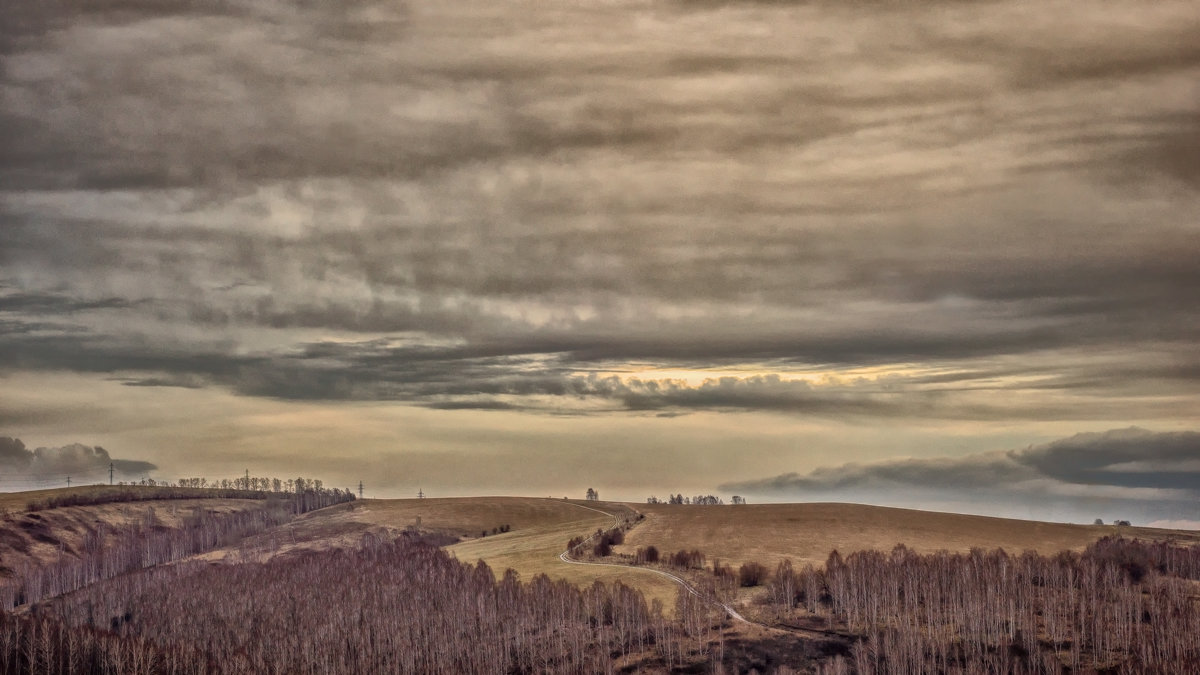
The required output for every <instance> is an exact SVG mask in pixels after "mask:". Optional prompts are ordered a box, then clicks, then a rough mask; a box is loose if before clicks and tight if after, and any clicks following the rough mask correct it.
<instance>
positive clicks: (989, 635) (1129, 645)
mask: <svg viewBox="0 0 1200 675" xmlns="http://www.w3.org/2000/svg"><path fill="white" fill-rule="evenodd" d="M1197 579H1200V546H1192V547H1180V546H1174V545H1171V544H1167V543H1153V544H1152V543H1145V542H1139V541H1131V540H1126V539H1121V538H1116V537H1112V538H1106V539H1102V540H1100V541H1099V542H1097V543H1095V544H1094V545H1092V546H1090V547H1089V548H1088V549H1087V550H1086V551H1084V552H1083V553H1082V554H1077V553H1069V552H1064V553H1060V554H1058V555H1056V556H1053V557H1047V556H1041V555H1037V554H1035V553H1029V552H1027V553H1023V554H1021V555H1010V554H1007V553H1005V552H1004V551H1002V550H995V551H989V552H984V551H981V550H973V551H971V552H970V553H969V554H953V553H945V552H942V553H936V554H931V555H918V554H916V553H914V552H912V551H910V550H908V549H906V548H905V547H903V546H897V547H896V548H895V549H894V550H892V552H891V553H881V552H877V551H866V552H856V553H852V554H850V555H848V556H846V557H845V558H844V559H843V558H842V557H841V556H840V555H838V554H837V552H836V551H835V552H833V553H831V554H830V556H829V559H828V560H827V561H826V564H825V567H824V569H817V568H814V567H812V566H807V567H805V568H804V569H802V570H799V571H796V570H794V569H793V568H792V566H791V564H790V563H789V562H786V561H785V562H784V563H782V564H780V565H779V567H778V569H777V570H776V571H775V573H774V575H773V578H772V579H771V581H770V584H769V594H768V596H767V598H768V601H769V603H770V605H771V607H772V608H773V609H774V610H776V611H777V612H778V617H779V619H780V620H781V621H782V622H783V623H785V624H786V623H792V624H793V625H797V626H802V627H807V628H816V629H824V630H833V631H835V632H840V633H842V634H844V635H846V636H847V637H848V638H850V639H852V640H853V647H852V650H851V656H850V657H849V658H848V659H845V660H841V661H837V662H833V663H830V664H828V669H827V671H828V672H856V673H864V674H865V673H914V674H916V673H929V672H944V673H953V672H963V673H975V672H999V673H1062V672H1065V671H1067V672H1113V673H1150V672H1153V673H1195V672H1200V638H1198V636H1200V607H1198V606H1197V588H1196V584H1195V583H1194V581H1195V580H1197Z"/></svg>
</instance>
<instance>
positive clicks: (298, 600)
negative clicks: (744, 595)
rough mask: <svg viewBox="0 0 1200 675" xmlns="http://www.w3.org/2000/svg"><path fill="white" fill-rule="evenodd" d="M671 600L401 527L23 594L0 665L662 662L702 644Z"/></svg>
mask: <svg viewBox="0 0 1200 675" xmlns="http://www.w3.org/2000/svg"><path fill="white" fill-rule="evenodd" d="M684 595H687V594H684ZM688 597H690V596H688ZM681 603H683V604H684V605H685V607H683V610H682V612H681V616H683V617H684V620H683V621H681V622H674V621H670V620H668V619H666V618H664V617H663V614H662V612H661V610H660V609H659V608H657V607H650V606H647V604H646V602H645V600H644V598H643V597H642V595H641V594H640V593H638V592H637V591H635V590H633V589H631V588H629V587H627V586H624V585H621V584H614V585H611V586H609V585H604V584H594V585H593V586H591V587H589V588H586V589H580V588H578V587H576V586H574V585H572V584H569V583H565V582H554V581H551V580H550V579H548V578H547V577H545V576H538V577H535V578H534V579H532V580H530V582H529V583H521V581H520V578H519V576H518V575H516V574H515V573H513V572H509V573H507V574H505V575H504V576H503V577H502V578H501V579H499V580H497V579H495V578H494V576H493V574H492V571H491V570H490V569H489V568H488V567H487V566H486V565H484V564H482V563H480V564H478V565H468V564H464V563H460V562H458V561H456V560H454V559H453V558H451V557H450V556H448V555H447V554H446V553H445V552H444V551H442V550H440V549H436V548H433V547H430V546H427V545H424V544H421V543H419V542H412V541H409V540H408V539H407V538H405V537H400V538H398V539H396V540H394V541H372V540H369V539H368V540H367V541H364V542H363V546H362V547H361V548H359V549H356V550H341V551H328V552H322V553H307V554H304V555H296V556H287V557H283V558H276V559H273V560H272V561H270V562H269V563H266V564H242V565H234V566H216V567H214V566H210V565H205V564H203V563H199V562H194V563H184V564H179V565H171V566H167V567H159V568H155V569H152V570H146V571H144V572H141V573H139V574H133V575H124V576H121V577H117V578H114V579H111V580H108V581H105V582H101V583H98V584H95V585H92V586H90V587H88V588H87V589H85V590H84V591H81V592H79V593H76V594H73V595H71V596H67V597H64V598H61V599H59V600H56V601H54V602H52V603H49V604H46V605H42V606H39V607H38V608H37V611H36V612H35V615H36V616H37V617H39V620H40V621H42V622H43V623H40V624H38V626H37V627H33V624H32V623H31V622H29V621H20V620H13V619H11V618H10V619H7V620H6V621H5V623H4V624H0V650H3V651H4V654H3V655H2V656H0V674H4V675H7V673H10V672H11V673H16V672H22V673H25V672H34V673H43V672H44V673H58V672H64V668H63V665H62V664H63V663H65V662H69V661H70V660H71V659H72V658H75V659H77V660H78V661H79V662H80V663H88V664H93V663H96V662H97V661H99V662H101V663H100V664H99V668H116V670H118V671H119V672H128V673H139V672H150V667H149V665H139V666H134V665H133V660H134V659H135V658H138V659H143V660H144V659H150V658H152V659H153V660H154V662H155V669H154V672H158V673H195V672H210V673H251V672H255V673H260V672H261V673H272V672H289V673H315V672H322V673H337V672H344V673H350V672H401V673H451V672H453V673H493V672H521V673H524V672H528V673H533V672H561V673H596V672H611V671H612V670H614V658H622V655H638V658H639V659H641V660H642V662H643V663H644V665H645V666H646V667H648V668H650V669H652V670H654V669H657V670H663V669H668V668H671V667H679V666H682V665H688V664H691V663H693V662H695V661H696V660H697V659H699V658H704V655H705V654H707V652H708V650H709V649H710V648H709V647H708V644H709V641H710V638H711V637H712V635H713V633H712V625H713V620H714V618H715V617H713V616H712V615H711V613H710V612H709V610H707V609H706V608H705V607H703V606H700V605H699V604H697V603H696V602H693V601H689V600H686V599H684V600H681ZM689 603H690V604H689ZM35 631H36V633H35ZM106 631H107V632H108V633H112V634H115V636H116V637H115V638H114V637H113V636H112V635H109V634H106ZM72 640H73V641H74V644H75V646H74V647H72ZM97 643H101V644H103V646H102V647H96V646H95V645H96V644H97ZM72 653H74V654H76V655H77V656H74V657H72ZM79 654H82V657H81V656H78V655H79ZM138 654H140V656H138ZM115 659H120V667H117V663H116V661H115ZM139 663H141V661H139ZM99 668H96V669H94V670H75V671H71V672H103V671H102V670H100V669H99Z"/></svg>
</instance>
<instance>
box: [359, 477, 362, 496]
mask: <svg viewBox="0 0 1200 675" xmlns="http://www.w3.org/2000/svg"><path fill="white" fill-rule="evenodd" d="M358 498H359V499H362V481H361V480H360V481H358Z"/></svg>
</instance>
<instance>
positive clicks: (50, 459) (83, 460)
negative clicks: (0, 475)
mask: <svg viewBox="0 0 1200 675" xmlns="http://www.w3.org/2000/svg"><path fill="white" fill-rule="evenodd" d="M110 465H111V466H112V468H113V471H114V475H115V476H116V477H119V478H143V477H145V475H146V474H147V473H149V472H151V471H154V470H155V469H157V468H158V467H156V466H155V465H154V464H152V463H150V462H145V461H141V460H130V459H115V458H113V457H112V456H111V455H109V452H108V451H107V450H105V449H104V448H102V447H100V446H98V445H97V446H87V445H83V444H81V443H71V444H69V445H64V446H61V447H39V448H35V449H34V450H28V449H26V448H25V444H24V443H23V442H22V441H21V440H20V439H17V438H8V437H0V466H2V467H4V469H5V473H6V476H5V480H4V485H3V487H4V489H13V488H14V487H22V486H23V487H27V486H28V485H29V484H38V483H39V482H40V481H45V480H48V479H54V480H55V481H59V480H63V479H65V478H66V477H67V476H72V477H73V478H74V480H75V482H76V483H84V482H87V481H97V482H98V481H100V480H101V479H102V478H107V477H108V469H109V466H110Z"/></svg>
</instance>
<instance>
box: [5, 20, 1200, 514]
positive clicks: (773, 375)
mask: <svg viewBox="0 0 1200 675" xmlns="http://www.w3.org/2000/svg"><path fill="white" fill-rule="evenodd" d="M653 4H654V11H653V12H650V13H647V11H646V3H645V2H643V1H642V0H614V1H613V2H603V3H569V4H568V5H564V6H563V7H560V8H559V9H558V10H556V11H555V12H552V13H532V14H531V13H530V12H528V11H527V9H528V8H527V7H523V6H521V5H519V4H502V5H497V6H496V7H492V8H489V9H487V10H483V9H481V8H480V6H478V5H477V4H476V3H438V2H433V1H432V0H408V1H407V2H391V1H389V2H383V1H382V0H355V1H354V2H341V3H332V4H331V3H312V2H308V3H280V2H273V1H270V0H223V1H221V2H215V1H214V2H206V1H204V0H199V1H193V0H178V1H174V0H168V1H164V2H150V1H149V0H105V1H102V2H91V1H89V2H81V1H79V0H64V1H63V2H57V3H45V2H35V1H34V0H15V2H14V3H13V5H12V10H11V11H10V12H6V19H9V18H11V20H6V21H5V22H4V24H3V25H2V26H0V53H2V54H3V59H4V64H3V65H4V67H3V68H2V69H0V185H3V186H4V188H3V189H0V221H2V222H3V223H4V226H3V227H0V270H3V272H0V275H2V277H0V353H3V354H4V355H5V358H4V359H3V363H0V374H9V373H16V372H22V373H34V374H38V375H44V376H47V377H49V376H51V375H53V374H55V373H63V372H69V373H80V374H83V375H85V376H89V377H96V378H103V379H113V380H116V381H120V382H122V383H125V384H127V385H129V386H128V387H126V388H124V389H123V390H122V392H121V395H128V396H131V397H132V396H136V395H137V394H138V393H145V391H146V389H144V388H146V387H172V388H180V390H181V391H182V390H183V389H192V388H218V389H222V390H226V391H229V392H233V393H235V394H236V395H238V396H240V397H256V398H263V399H274V400H278V401H296V402H303V401H335V402H336V401H387V402H398V403H401V404H404V405H406V406H417V407H424V408H428V409H435V410H446V411H458V412H456V413H455V414H456V415H458V417H459V418H460V419H462V418H466V417H469V416H470V415H472V414H473V412H472V411H495V412H494V413H489V414H488V415H487V416H488V417H489V418H492V419H518V418H517V417H516V416H518V415H522V414H524V415H529V414H541V415H560V414H586V415H600V414H603V415H623V416H627V417H630V418H652V417H653V416H661V417H663V418H666V417H668V416H676V417H678V418H679V419H676V420H675V421H674V422H672V423H671V424H673V425H675V426H677V427H683V426H685V425H686V424H688V423H694V422H696V420H697V418H699V417H703V416H702V415H691V413H696V412H713V413H722V414H723V415H727V418H726V420H725V421H726V423H729V422H730V419H729V418H733V417H735V416H737V415H739V414H744V413H753V412H758V411H765V412H770V413H771V414H772V415H775V416H777V417H778V416H785V415H786V416H792V417H794V418H797V419H801V420H803V419H809V418H816V417H823V418H838V419H846V420H853V421H855V422H859V423H861V422H864V421H878V422H879V423H881V424H886V425H889V426H890V425H895V426H896V427H904V426H905V425H918V426H919V425H921V424H923V423H925V422H926V421H928V420H937V421H945V420H971V421H996V420H1004V421H1006V422H1008V423H1010V424H1012V425H1013V427H1014V428H1017V427H1022V428H1025V425H1038V424H1048V423H1052V422H1053V423H1057V424H1059V425H1060V426H1059V427H1058V429H1059V430H1060V431H1061V430H1062V429H1067V430H1074V429H1079V428H1093V427H1092V426H1085V425H1079V424H1076V422H1080V421H1085V422H1091V421H1100V420H1103V423H1104V425H1105V427H1107V426H1112V425H1115V424H1127V423H1134V422H1136V423H1141V424H1172V423H1181V422H1190V421H1191V419H1192V418H1193V417H1194V401H1195V400H1196V396H1197V395H1198V394H1200V361H1198V360H1197V357H1196V355H1195V347H1194V345H1195V344H1196V342H1197V339H1198V338H1200V302H1197V298H1196V293H1195V291H1194V289H1195V288H1197V287H1200V266H1197V265H1196V264H1195V261H1196V260H1197V259H1198V258H1200V234H1198V232H1197V229H1196V227H1195V213H1197V212H1200V190H1197V185H1198V184H1197V180H1196V179H1197V175H1198V174H1197V166H1198V165H1197V162H1196V159H1195V158H1196V157H1197V156H1200V153H1197V152H1190V151H1191V150H1192V149H1193V148H1194V147H1195V146H1196V142H1197V139H1198V138H1200V133H1198V131H1200V116H1198V115H1197V103H1196V99H1195V96H1194V83H1195V82H1196V81H1197V76H1198V75H1200V73H1198V72H1197V69H1198V68H1200V61H1198V54H1200V52H1198V51H1197V48H1196V46H1195V42H1196V41H1195V40H1194V39H1192V36H1194V35H1195V34H1197V32H1200V18H1198V17H1197V13H1196V12H1195V7H1194V3H1192V2H1188V0H1164V1H1162V2H1156V3H1153V5H1147V3H1143V2H1137V1H1135V0H1115V1H1113V2H1108V3H1106V4H1105V9H1104V11H1103V12H1081V11H1079V8H1078V5H1077V3H1073V2H1064V1H1057V0H1056V1H1051V2H1040V3H1033V2H1024V1H1021V0H1000V1H998V2H986V3H978V2H954V1H950V0H947V1H945V2H936V1H931V2H908V3H883V2H862V3H844V2H825V1H815V2H784V1H780V2H765V1H764V2H733V3H700V2H665V3H653ZM768 26H769V27H770V28H771V30H766V29H765V28H764V27H768ZM697 36H701V38H702V39H697ZM567 46H569V47H570V48H569V49H568V48H567ZM678 371H689V372H690V373H691V375H690V376H688V377H678V376H676V375H663V376H661V377H660V376H656V375H654V373H655V372H678ZM864 371H870V372H867V374H865V375H864V374H863V373H864ZM3 386H4V384H3V382H0V387H3ZM173 393H177V392H173ZM146 414H147V415H152V414H154V413H152V412H147V413H146ZM480 414H482V413H480ZM13 415H14V413H12V412H10V411H5V410H0V416H8V417H7V418H8V419H14V420H16V421H20V419H21V418H20V417H14V416H13ZM60 416H61V417H69V415H66V414H61V415H60ZM521 419H526V420H531V419H532V418H528V417H526V418H521ZM1113 420H1118V421H1116V422H1113ZM543 421H544V420H543ZM531 423H537V422H531ZM1097 423H1098V422H1097ZM1031 433H1034V432H1031ZM1038 433H1040V432H1038ZM1056 433H1058V432H1056ZM1062 433H1067V432H1065V431H1063V432H1062ZM1039 437H1044V436H1039ZM1027 459H1028V461H1029V462H1032V461H1033V459H1032V458H1027ZM1039 461H1041V462H1042V464H1040V465H1037V466H1034V465H1033V464H1030V463H1028V462H1027V463H1024V464H1022V463H1019V462H1017V461H1016V460H1015V459H1012V458H1006V457H999V458H989V459H986V460H984V459H980V460H979V462H980V463H981V465H982V466H980V467H975V468H976V469H977V471H978V472H982V473H986V472H988V471H994V472H1003V471H1008V472H1012V475H1013V478H1014V480H1015V479H1016V477H1017V476H1019V475H1024V474H1023V473H1022V472H1036V475H1046V476H1048V477H1047V478H1046V480H1052V481H1058V483H1056V484H1065V483H1064V482H1063V480H1065V479H1064V478H1060V477H1059V474H1061V473H1063V472H1069V471H1074V472H1075V473H1069V474H1064V475H1065V476H1066V478H1070V479H1088V480H1102V481H1108V482H1110V483H1111V482H1114V481H1121V483H1120V484H1119V485H1115V484H1114V485H1109V487H1110V488H1112V489H1117V488H1127V489H1131V490H1136V489H1140V488H1141V487H1143V485H1142V484H1143V483H1145V482H1150V481H1159V482H1162V481H1166V480H1168V479H1169V477H1168V476H1165V475H1159V474H1162V472H1161V471H1158V472H1157V473H1156V472H1155V471H1141V472H1140V474H1139V476H1134V475H1132V474H1133V472H1121V471H1119V470H1118V471H1115V472H1114V467H1113V466H1105V467H1092V468H1086V467H1085V468H1080V467H1073V468H1067V469H1062V468H1056V466H1057V465H1056V464H1055V462H1056V461H1057V460H1056V459H1055V455H1053V453H1051V454H1048V455H1047V456H1045V457H1043V458H1041V459H1040V460H1039ZM989 463H990V464H989ZM1114 466H1115V465H1114ZM969 468H970V467H957V468H954V469H953V471H958V472H959V474H953V472H952V474H951V475H947V476H946V478H947V480H951V479H954V478H959V479H961V480H964V481H965V480H968V476H967V475H966V474H967V473H968V469H969ZM771 470H772V471H774V470H775V469H771ZM862 470H863V471H867V470H866V469H862ZM934 470H935V469H934V468H933V467H924V466H896V467H893V468H892V469H891V471H892V472H893V474H895V476H896V477H897V480H898V479H899V478H901V477H903V476H904V475H906V474H905V472H906V471H907V472H910V473H911V472H913V471H934ZM947 470H948V471H950V470H949V469H947ZM1089 471H1090V472H1092V474H1099V473H1105V474H1109V475H1108V476H1107V477H1104V476H1099V475H1091V474H1089V473H1087V472H1089ZM1056 472H1057V473H1056ZM867 473H868V474H870V480H882V477H881V476H876V475H875V474H874V473H872V472H871V471H867ZM960 474H961V475H960ZM1051 474H1053V476H1051ZM1114 475H1115V476H1116V477H1114ZM799 478H803V476H801V477H799ZM838 479H839V480H846V481H849V482H851V483H853V481H854V480H857V479H855V478H853V477H852V475H851V473H850V472H849V470H847V473H846V475H845V476H843V477H841V478H838ZM862 480H864V481H865V480H867V478H863V479H862ZM1106 484H1107V483H1106Z"/></svg>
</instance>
